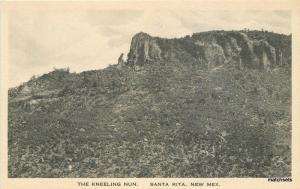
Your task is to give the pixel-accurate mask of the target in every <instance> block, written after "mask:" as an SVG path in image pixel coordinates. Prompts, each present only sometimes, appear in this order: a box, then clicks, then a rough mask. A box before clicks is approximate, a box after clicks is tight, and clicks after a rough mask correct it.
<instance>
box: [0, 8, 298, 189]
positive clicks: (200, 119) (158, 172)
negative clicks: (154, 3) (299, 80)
mask: <svg viewBox="0 0 300 189" xmlns="http://www.w3.org/2000/svg"><path fill="white" fill-rule="evenodd" d="M124 4H125V3H124ZM104 5H105V4H104ZM104 5H103V7H105V6H104ZM138 5H139V4H138ZM199 6H201V4H199ZM16 7H18V6H16ZM16 7H14V8H12V9H11V10H9V11H7V12H6V16H5V18H6V26H7V30H6V31H7V39H6V40H7V46H6V47H7V48H6V53H7V54H6V56H7V60H8V61H7V77H6V80H5V81H6V85H7V88H6V93H7V102H6V104H7V154H5V153H4V156H6V158H7V167H2V166H1V169H6V170H7V178H8V179H10V178H15V179H16V178H28V179H29V178H31V179H33V178H36V179H39V178H108V179H109V178H111V179H112V178H129V179H130V178H152V179H154V180H155V178H174V179H175V178H194V179H196V178H206V179H210V178H211V179H213V178H241V179H242V178H244V179H245V178H264V179H265V181H266V182H268V181H269V182H274V181H276V182H279V181H280V182H292V147H293V146H292V73H293V69H292V62H293V58H292V54H293V53H296V52H295V51H293V53H292V38H293V37H294V33H293V32H292V15H293V12H292V11H291V10H288V9H275V10H272V9H270V10H262V9H257V10H255V9H251V10H248V9H247V10H241V9H233V10H230V9H225V8H224V9H218V10H211V9H207V10H203V9H202V10H197V9H195V8H194V9H191V8H190V9H188V8H186V9H179V8H177V9H174V8H170V9H168V8H159V9H155V8H148V7H150V6H148V7H147V8H142V6H141V7H140V8H139V6H137V8H134V7H132V8H130V6H124V7H123V6H121V5H120V7H119V8H116V7H114V8H110V7H109V6H107V7H106V8H103V7H102V8H92V6H91V7H89V8H82V9H80V8H76V9H71V8H69V9H68V8H65V9H63V8H51V7H50V8H47V6H44V7H43V8H28V9H27V8H22V6H19V7H18V8H16ZM20 7H21V8H20ZM45 7H46V8H45ZM58 7H59V6H58ZM95 7H96V6H95ZM99 7H100V6H99ZM145 7H146V6H145ZM2 36H3V35H2ZM2 152H3V151H2ZM2 155H3V153H2V154H1V156H2ZM272 179H273V180H272ZM276 179H277V180H276ZM278 179H279V180H278ZM94 184H95V183H94ZM102 184H103V183H102ZM102 184H101V183H100V184H99V183H98V185H92V186H102ZM106 184H107V185H105V183H104V185H103V186H110V187H114V186H118V187H120V183H119V181H118V180H114V181H113V182H109V183H106ZM169 184H170V183H169ZM169 184H168V183H167V185H164V184H162V183H160V182H158V183H156V182H153V183H152V182H151V183H150V186H151V187H152V188H153V187H161V186H176V187H177V186H180V185H173V184H172V185H169ZM76 186H77V185H76ZM79 186H80V184H79ZM82 186H83V185H82ZM84 186H85V185H84ZM87 186H89V185H87ZM125 186H127V185H125ZM128 186H130V185H129V184H128ZM133 186H135V187H137V186H138V185H135V184H133ZM183 186H184V187H188V186H194V185H190V184H188V185H183ZM197 186H198V185H197ZM207 186H210V185H207ZM211 186H214V185H211ZM215 186H217V187H218V186H219V187H220V186H221V185H220V184H218V183H216V185H215ZM151 187H150V188H151ZM194 188H196V187H194Z"/></svg>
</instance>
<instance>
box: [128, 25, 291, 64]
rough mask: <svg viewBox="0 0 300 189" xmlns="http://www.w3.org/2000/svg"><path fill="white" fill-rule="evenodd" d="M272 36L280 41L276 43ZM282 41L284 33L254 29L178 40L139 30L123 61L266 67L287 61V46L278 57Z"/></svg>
mask: <svg viewBox="0 0 300 189" xmlns="http://www.w3.org/2000/svg"><path fill="white" fill-rule="evenodd" d="M272 37H273V38H274V37H276V40H277V41H278V39H279V40H280V43H279V45H278V44H275V43H274V41H275V40H274V39H273V38H272ZM272 40H273V41H272ZM272 43H274V44H272ZM284 43H287V44H290V38H289V37H288V36H285V35H280V34H274V33H266V34H265V33H263V32H258V31H213V32H201V33H196V34H193V35H192V37H189V36H187V37H184V38H179V39H177V38H176V39H162V38H158V37H152V36H150V35H148V34H146V33H143V32H141V33H138V34H136V35H135V36H134V37H133V38H132V42H131V47H130V52H129V53H128V59H127V63H126V64H127V65H130V66H133V67H135V68H136V67H140V66H142V65H144V64H148V63H162V62H164V63H166V62H174V61H177V62H184V61H185V59H188V61H189V62H194V63H195V64H201V65H203V66H205V67H207V68H213V67H215V66H218V65H222V64H227V63H235V64H237V65H238V66H241V67H248V68H257V69H266V70H268V69H270V68H272V67H276V66H282V65H284V64H290V56H291V54H290V49H289V50H288V53H284V54H285V56H284V57H283V56H282V54H283V53H282V51H286V50H284V48H285V46H284V45H283V44H284Z"/></svg>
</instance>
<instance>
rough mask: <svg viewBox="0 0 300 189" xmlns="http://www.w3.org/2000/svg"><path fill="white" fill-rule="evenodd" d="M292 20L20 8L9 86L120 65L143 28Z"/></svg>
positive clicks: (275, 25)
mask: <svg viewBox="0 0 300 189" xmlns="http://www.w3.org/2000/svg"><path fill="white" fill-rule="evenodd" d="M290 24H291V23H290V13H289V12H287V11H240V12H237V11H234V12H233V11H202V12H199V11H155V12H153V11H150V10H149V11H143V10H141V11H139V10H114V11H110V10H106V11H81V12H80V11H76V12H75V11H69V12H62V11H61V12H60V11H55V12H54V11H52V12H51V11H48V12H47V11H34V12H33V11H30V12H26V11H24V12H21V11H18V12H14V13H13V14H11V15H10V23H9V32H10V38H9V41H10V42H9V55H10V62H9V65H10V69H9V75H10V77H9V87H14V86H17V85H19V84H21V83H22V82H25V81H27V80H29V79H30V77H31V76H33V75H42V74H44V73H47V72H50V71H52V70H53V68H54V67H55V68H66V67H69V68H70V70H71V72H81V71H84V70H91V69H101V68H105V67H107V66H108V65H109V64H115V63H117V59H118V57H119V55H120V54H121V53H124V54H127V53H128V51H129V47H130V41H131V38H132V36H133V35H134V34H135V33H138V32H140V31H143V32H146V33H148V34H150V35H153V36H159V37H167V38H173V37H184V36H185V35H191V34H192V33H195V32H201V31H209V30H232V29H233V30H240V29H244V28H249V29H258V30H260V29H261V28H264V29H266V30H269V31H274V32H278V33H285V34H290V33H291V28H290Z"/></svg>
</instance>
